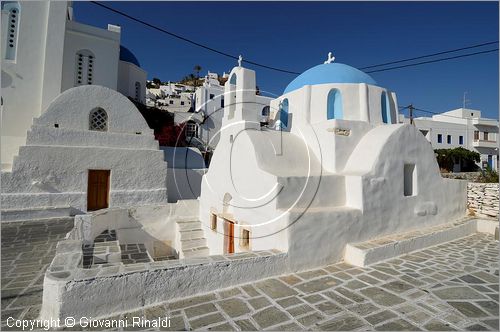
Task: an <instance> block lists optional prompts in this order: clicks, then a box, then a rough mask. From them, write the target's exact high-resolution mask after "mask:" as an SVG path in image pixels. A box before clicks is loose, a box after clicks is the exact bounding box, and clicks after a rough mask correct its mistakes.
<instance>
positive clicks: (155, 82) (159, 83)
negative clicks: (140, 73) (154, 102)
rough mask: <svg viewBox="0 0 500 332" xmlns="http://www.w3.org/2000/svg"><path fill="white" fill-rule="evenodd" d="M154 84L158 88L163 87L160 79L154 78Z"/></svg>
mask: <svg viewBox="0 0 500 332" xmlns="http://www.w3.org/2000/svg"><path fill="white" fill-rule="evenodd" d="M153 83H154V84H156V87H157V88H158V87H160V85H161V80H160V79H159V78H158V77H154V78H153Z"/></svg>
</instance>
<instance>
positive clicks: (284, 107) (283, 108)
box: [280, 98, 288, 128]
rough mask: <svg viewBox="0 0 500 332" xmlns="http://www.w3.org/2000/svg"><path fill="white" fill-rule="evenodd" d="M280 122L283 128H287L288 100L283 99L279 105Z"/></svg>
mask: <svg viewBox="0 0 500 332" xmlns="http://www.w3.org/2000/svg"><path fill="white" fill-rule="evenodd" d="M280 120H281V124H282V125H283V127H285V128H288V99H287V98H285V99H283V101H282V102H281V104H280Z"/></svg>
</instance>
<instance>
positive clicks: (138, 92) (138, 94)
mask: <svg viewBox="0 0 500 332" xmlns="http://www.w3.org/2000/svg"><path fill="white" fill-rule="evenodd" d="M135 100H136V101H140V100H141V83H139V82H135Z"/></svg>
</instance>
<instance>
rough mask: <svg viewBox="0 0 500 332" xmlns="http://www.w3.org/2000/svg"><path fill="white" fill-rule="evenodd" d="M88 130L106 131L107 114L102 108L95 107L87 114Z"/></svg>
mask: <svg viewBox="0 0 500 332" xmlns="http://www.w3.org/2000/svg"><path fill="white" fill-rule="evenodd" d="M89 130H95V131H108V114H107V113H106V111H105V110H103V109H102V108H96V109H94V110H92V111H91V112H90V114H89Z"/></svg>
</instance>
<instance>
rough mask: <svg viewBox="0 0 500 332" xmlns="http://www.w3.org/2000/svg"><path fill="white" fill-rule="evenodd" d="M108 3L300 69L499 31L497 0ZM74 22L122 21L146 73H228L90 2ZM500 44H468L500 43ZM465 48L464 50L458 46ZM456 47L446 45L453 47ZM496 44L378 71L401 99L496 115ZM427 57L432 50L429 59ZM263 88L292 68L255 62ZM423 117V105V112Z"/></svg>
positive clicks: (430, 48) (224, 47)
mask: <svg viewBox="0 0 500 332" xmlns="http://www.w3.org/2000/svg"><path fill="white" fill-rule="evenodd" d="M105 4H106V5H108V6H111V7H113V8H116V9H118V10H121V11H124V12H126V13H128V14H130V15H132V16H135V17H137V18H140V19H142V20H144V21H147V22H149V23H152V24H154V25H157V26H159V27H161V28H163V29H166V30H168V31H171V32H173V33H176V34H179V35H182V36H183V37H186V38H189V39H192V40H194V41H196V42H199V43H201V44H205V45H207V46H210V47H212V48H216V49H219V50H221V51H224V52H226V53H230V54H234V55H238V54H242V55H243V57H244V59H245V58H246V59H248V60H251V61H255V62H258V63H262V64H266V65H269V66H274V67H279V68H284V69H288V70H291V71H296V72H303V71H304V70H306V69H308V68H310V67H312V66H315V65H317V64H320V63H323V61H324V60H326V56H327V53H328V52H329V51H332V52H333V53H334V56H335V57H336V60H335V61H336V62H341V63H346V64H349V65H351V66H354V67H358V68H360V67H364V66H369V65H373V64H380V63H384V62H388V61H392V60H399V59H404V58H409V57H415V56H419V55H426V54H430V53H435V52H440V51H446V50H449V49H455V48H460V47H465V46H469V45H474V44H480V43H484V42H489V41H496V40H498V31H499V26H498V2H479V1H471V2H371V3H369V2H239V3H238V2H182V3H181V2H144V1H141V2H139V1H137V2H136V1H131V2H106V3H105ZM74 10H75V18H76V20H77V21H79V22H82V23H86V24H91V25H95V26H99V27H106V26H107V24H108V23H112V24H118V25H120V26H121V27H122V45H124V46H126V47H127V48H129V49H130V50H131V51H132V52H133V53H134V54H135V55H136V56H137V58H138V59H139V62H140V63H141V66H142V67H143V68H144V69H145V70H146V71H147V72H148V77H149V78H153V77H158V78H160V79H161V80H162V81H168V80H171V81H176V80H179V79H181V78H182V77H183V76H185V75H187V74H189V73H192V72H193V67H194V65H196V64H199V65H200V66H201V67H202V68H203V71H202V73H203V74H205V73H206V71H207V70H210V71H214V72H218V73H222V72H223V71H226V72H229V71H230V69H231V68H232V67H233V66H234V65H236V61H235V60H232V59H230V58H227V57H224V56H221V55H218V54H215V53H212V52H210V51H208V50H204V49H201V48H198V47H196V46H194V45H190V44H187V43H185V42H183V41H181V40H178V39H175V38H173V37H170V36H167V35H165V34H163V33H161V32H158V31H155V30H152V29H150V28H148V27H145V26H143V25H141V24H139V23H136V22H133V21H130V20H129V19H127V18H125V17H122V16H120V15H118V14H115V13H112V12H109V11H107V10H106V9H104V8H101V7H98V6H96V5H95V4H92V3H90V2H75V3H74ZM497 47H498V44H496V45H490V46H485V47H482V48H478V49H472V50H466V51H463V52H462V53H472V52H475V51H481V50H487V49H494V48H497ZM457 54H460V53H457ZM450 55H455V54H448V55H445V56H450ZM498 56H499V55H498V52H493V53H488V54H481V55H477V56H472V57H467V58H461V59H455V60H450V61H445V62H438V63H433V64H427V65H421V66H416V67H410V68H404V69H397V70H391V71H387V72H380V73H373V74H371V75H372V77H373V78H374V79H375V80H376V81H377V82H378V84H379V85H381V86H383V87H386V88H388V89H390V90H393V91H395V92H396V93H397V95H398V101H399V104H400V105H403V106H406V105H407V104H409V103H413V104H414V105H415V106H416V107H417V108H421V109H426V110H430V111H434V112H444V111H447V110H450V109H453V108H458V107H461V106H462V99H463V94H464V91H467V92H468V94H467V98H468V99H469V100H470V102H469V104H468V107H469V108H474V109H479V110H481V111H482V112H483V115H484V116H487V117H493V118H498V100H499V96H498V89H499V86H498V73H499V67H498V62H499V61H498ZM425 60H429V59H425ZM246 66H247V67H250V68H252V69H255V70H256V73H257V84H258V86H259V88H260V90H261V91H266V92H269V93H271V94H275V95H281V93H282V92H283V90H284V88H285V87H286V85H287V84H288V83H289V82H290V81H291V80H292V79H293V78H294V77H295V75H291V74H285V73H280V72H275V71H271V70H268V69H264V68H258V67H257V68H256V67H252V66H251V65H246ZM416 115H417V116H424V115H426V114H424V113H417V114H416Z"/></svg>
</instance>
